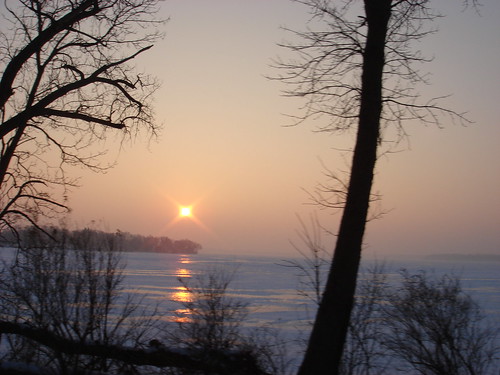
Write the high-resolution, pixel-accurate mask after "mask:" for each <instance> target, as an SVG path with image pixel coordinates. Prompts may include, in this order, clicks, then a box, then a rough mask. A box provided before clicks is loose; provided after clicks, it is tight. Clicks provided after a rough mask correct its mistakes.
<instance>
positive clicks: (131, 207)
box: [69, 0, 500, 257]
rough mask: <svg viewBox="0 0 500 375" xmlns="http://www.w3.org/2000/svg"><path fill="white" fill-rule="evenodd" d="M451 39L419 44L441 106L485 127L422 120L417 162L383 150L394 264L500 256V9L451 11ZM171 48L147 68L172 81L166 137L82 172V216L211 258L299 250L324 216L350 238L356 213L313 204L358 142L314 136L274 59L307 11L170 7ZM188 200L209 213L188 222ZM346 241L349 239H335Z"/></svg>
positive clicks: (386, 229) (376, 230) (372, 249)
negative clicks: (305, 225) (312, 223)
mask: <svg viewBox="0 0 500 375" xmlns="http://www.w3.org/2000/svg"><path fill="white" fill-rule="evenodd" d="M436 3H439V6H440V7H441V8H440V9H439V10H440V11H441V12H442V13H443V14H445V15H446V17H445V18H442V19H439V20H437V21H436V23H435V26H437V27H438V28H439V32H438V33H436V34H434V35H432V36H430V37H429V38H427V39H426V40H425V41H424V42H422V43H420V44H419V46H418V47H419V48H420V49H421V50H422V51H423V53H424V54H425V55H426V56H433V57H434V60H433V61H432V62H431V63H429V64H426V65H425V66H424V67H423V68H422V70H423V71H428V72H430V73H431V76H430V82H431V83H432V84H431V85H430V86H427V87H423V88H421V89H420V90H419V91H420V93H421V94H422V95H424V96H425V97H429V98H430V97H437V96H442V95H447V94H452V96H450V97H449V98H447V99H446V101H445V102H444V104H445V105H447V106H448V107H450V108H452V109H454V110H456V111H457V112H463V111H466V112H468V117H469V118H470V119H471V120H473V121H474V123H473V124H470V125H468V126H466V127H464V126H461V125H457V124H453V123H451V122H450V121H449V119H446V118H443V121H442V128H436V127H430V126H424V125H422V124H419V123H417V122H412V123H408V124H407V127H406V130H407V132H408V134H409V138H408V139H407V140H406V141H404V142H402V143H401V144H400V146H399V147H398V150H400V151H401V152H397V153H392V154H390V155H387V156H383V157H382V158H381V159H380V161H379V163H378V167H377V174H376V181H375V190H376V191H377V192H379V193H380V194H381V197H382V200H381V207H382V209H383V210H384V211H385V212H387V213H386V214H385V215H384V216H383V218H381V219H378V220H374V221H372V222H370V223H369V224H368V229H367V235H366V237H365V243H366V246H365V247H366V249H365V251H366V252H367V253H370V254H375V255H377V256H380V257H384V256H387V255H394V254H428V253H446V252H457V253H496V254H500V197H499V193H500V167H499V161H500V147H499V146H500V127H499V123H498V122H499V117H500V116H499V105H498V102H499V99H500V89H499V87H500V85H499V83H500V73H499V69H498V63H499V61H500V27H499V26H498V19H500V2H498V1H497V0H484V1H483V7H482V8H481V10H480V12H481V14H480V15H478V14H476V13H475V12H474V11H467V12H462V7H461V6H460V5H457V2H456V1H455V0H446V1H439V2H436ZM162 13H163V15H164V16H165V17H170V21H169V22H168V23H167V25H166V34H167V35H166V38H165V39H164V40H163V41H162V42H161V43H158V44H157V45H156V46H155V47H154V49H152V50H150V51H149V52H148V53H147V55H144V56H143V57H141V59H140V60H138V65H139V69H141V70H144V71H147V72H148V73H151V74H152V75H155V76H157V77H158V78H159V79H160V80H161V82H162V86H161V89H160V90H159V91H158V92H157V94H156V108H155V109H156V114H157V119H158V122H159V123H161V124H163V125H164V128H163V131H162V133H161V134H160V136H159V138H158V139H157V140H154V139H153V140H151V141H149V139H148V138H147V137H139V138H138V139H136V140H135V141H134V142H132V143H125V144H124V145H123V146H122V147H119V146H118V145H117V143H118V142H116V144H113V142H112V141H113V140H114V139H110V142H108V146H109V147H110V153H109V158H110V159H109V160H116V161H117V165H116V166H115V167H114V168H113V169H111V170H110V171H109V172H107V173H106V174H93V173H90V172H87V171H80V170H78V171H74V172H73V173H75V174H76V175H81V180H80V185H81V187H80V188H79V189H76V190H74V191H73V193H72V194H71V196H70V202H69V203H70V205H71V207H72V208H73V212H72V214H71V221H72V223H73V225H75V226H79V227H81V226H86V225H89V223H90V222H91V221H92V220H94V221H96V222H98V223H99V225H101V226H102V227H103V229H106V230H110V231H114V230H116V229H120V230H122V231H128V232H131V233H140V234H151V235H155V236H163V235H165V236H169V237H171V238H173V239H180V238H189V239H191V240H194V241H197V242H199V243H201V244H202V245H203V247H204V250H202V251H203V252H206V253H224V252H225V253H235V254H240V253H245V254H256V255H261V254H267V255H294V254H295V250H294V248H293V246H292V245H291V244H290V242H295V243H297V244H299V243H300V241H299V240H298V238H297V236H296V233H295V231H296V230H297V229H298V228H299V227H300V226H299V222H298V219H297V215H299V216H300V217H302V218H303V219H304V220H306V221H307V220H308V218H309V216H310V215H311V214H312V213H314V212H317V215H318V217H319V219H320V221H321V224H322V225H323V226H325V227H328V228H329V229H330V230H331V231H333V232H336V230H337V224H338V220H339V217H340V213H333V212H331V211H328V210H320V209H319V208H318V207H315V206H314V205H311V204H309V202H310V201H309V198H308V194H307V191H313V189H314V187H315V185H316V184H317V183H323V182H325V181H326V180H325V177H324V175H323V172H324V171H323V168H322V163H323V164H324V165H326V166H327V167H328V168H329V169H332V170H343V169H345V166H346V163H345V159H346V158H350V155H349V154H346V153H345V152H341V151H339V149H346V148H349V147H352V145H353V135H352V134H346V135H342V136H339V135H329V134H326V133H317V132H314V129H316V128H317V127H318V126H319V125H320V124H321V121H322V120H318V121H317V122H314V121H310V122H307V123H305V124H302V125H300V126H296V127H287V126H286V125H288V124H290V120H289V118H288V117H287V116H286V115H285V114H289V115H294V114H299V113H300V111H299V107H300V105H301V104H302V102H301V101H300V100H299V99H294V98H286V97H284V96H283V95H281V91H282V90H284V89H286V87H285V85H284V84H283V83H280V82H276V81H270V80H268V79H266V78H265V77H266V76H269V75H273V74H276V71H275V70H273V69H272V68H271V65H272V60H273V58H276V57H278V56H281V57H283V58H286V56H287V52H286V51H285V50H283V49H282V48H279V47H278V46H277V43H279V42H283V41H286V40H290V39H291V35H290V34H288V33H287V32H285V31H284V30H283V29H282V28H281V27H283V26H284V27H288V28H291V29H296V30H304V29H305V27H306V22H307V20H308V15H307V10H306V9H305V8H304V7H303V6H300V5H299V4H295V3H291V2H289V1H286V0H252V1H243V0H213V1H202V0H168V1H166V2H164V3H163V8H162ZM179 205H184V206H192V211H193V215H194V217H193V218H182V219H180V218H179V217H178V214H179ZM325 244H327V246H329V247H332V246H333V238H325Z"/></svg>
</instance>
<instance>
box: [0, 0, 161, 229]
mask: <svg viewBox="0 0 500 375" xmlns="http://www.w3.org/2000/svg"><path fill="white" fill-rule="evenodd" d="M158 3H159V0H145V1H140V2H134V1H122V0H77V1H68V2H53V1H39V0H22V1H15V2H6V4H5V8H4V12H5V14H4V15H2V16H3V21H2V28H1V30H0V31H1V32H0V66H1V68H0V69H1V71H2V73H1V76H0V138H1V142H0V231H1V230H4V229H11V230H13V231H15V226H16V225H17V222H18V221H20V220H22V221H27V222H29V223H30V224H32V225H35V226H39V225H38V224H37V223H38V222H39V219H40V217H42V216H45V217H47V216H50V215H51V214H55V213H58V212H60V211H64V210H67V207H66V205H65V202H64V200H61V198H59V195H58V194H60V193H62V195H64V194H65V190H66V188H67V187H69V186H73V185H74V184H75V180H73V179H70V178H69V177H68V176H67V175H66V174H65V166H68V165H80V166H84V167H87V168H90V169H92V170H102V169H105V168H106V167H107V166H106V165H102V164H100V163H99V157H100V156H102V155H103V154H104V153H105V151H103V150H99V149H97V148H96V147H95V144H96V142H97V141H99V140H103V139H105V138H106V137H107V136H108V134H109V131H110V130H113V131H117V130H120V131H121V133H122V134H127V135H134V134H136V133H137V132H138V131H140V129H142V128H145V129H147V130H148V131H149V132H153V133H154V132H155V131H156V129H157V127H156V125H155V124H154V121H153V113H152V108H151V95H152V93H153V92H154V91H155V90H156V88H157V87H158V84H157V83H156V81H155V80H154V79H153V78H151V77H149V76H148V75H145V74H142V73H137V72H134V69H133V67H132V66H131V65H130V63H131V61H132V60H133V59H135V58H136V57H137V56H138V55H140V54H142V53H143V52H145V51H147V50H148V49H149V48H151V46H152V43H154V42H155V41H157V40H158V39H159V38H160V37H161V36H162V35H161V33H159V32H158V31H157V27H155V26H158V25H159V24H160V23H161V22H162V21H160V20H158V19H157V18H156V17H157V16H156V15H157V10H158Z"/></svg>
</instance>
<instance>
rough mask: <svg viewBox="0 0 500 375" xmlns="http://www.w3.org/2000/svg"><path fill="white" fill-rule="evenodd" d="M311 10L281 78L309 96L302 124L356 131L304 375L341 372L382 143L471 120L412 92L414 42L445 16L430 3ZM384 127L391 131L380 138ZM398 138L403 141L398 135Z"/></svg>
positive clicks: (326, 5) (335, 4)
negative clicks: (310, 24)
mask: <svg viewBox="0 0 500 375" xmlns="http://www.w3.org/2000/svg"><path fill="white" fill-rule="evenodd" d="M297 2H299V3H303V4H305V5H307V6H308V7H309V8H310V10H311V13H312V16H313V21H317V25H314V26H317V27H320V26H323V29H320V30H319V31H314V30H310V31H307V32H296V35H297V36H298V37H299V39H301V40H302V41H303V43H302V44H295V45H290V44H289V45H286V47H288V48H289V49H291V50H292V51H294V52H295V53H296V54H297V55H298V59H297V60H295V61H291V62H290V63H280V64H279V68H281V69H282V70H283V71H284V72H285V73H284V74H283V75H282V76H281V77H278V79H281V80H283V81H284V82H286V83H288V84H290V85H292V87H293V88H292V89H291V90H290V91H289V92H288V93H289V94H290V95H292V96H299V97H304V98H306V100H307V102H306V106H305V109H306V112H305V114H304V116H303V117H301V118H299V119H298V121H299V122H300V121H303V120H305V119H308V118H311V117H316V116H318V115H327V116H330V117H331V120H330V125H329V126H326V127H325V128H323V129H322V130H324V131H346V130H348V129H350V128H352V127H355V126H356V127H357V132H356V141H355V146H354V150H353V157H352V162H351V167H350V174H349V182H348V183H345V186H347V191H346V192H344V193H345V195H344V199H343V200H342V205H343V214H342V219H341V223H340V228H339V231H338V237H337V243H336V246H335V251H334V255H333V260H332V263H331V268H330V272H329V275H328V279H327V282H326V286H325V290H324V294H323V297H322V301H321V303H320V306H319V309H318V312H317V316H316V320H315V323H314V327H313V330H312V333H311V336H310V340H309V344H308V347H307V351H306V354H305V357H304V361H303V363H302V366H301V368H300V371H299V373H300V374H301V375H310V374H315V375H322V374H329V375H331V374H338V372H339V368H340V363H341V357H342V353H343V350H344V343H345V339H346V335H347V330H348V327H349V319H350V314H351V310H352V308H353V301H354V294H355V291H356V280H357V274H358V269H359V264H360V260H361V249H362V244H363V236H364V232H365V226H366V221H367V217H368V211H369V206H370V200H371V195H372V193H371V189H372V184H373V176H374V170H375V164H376V161H377V158H378V156H379V153H380V150H379V149H378V148H379V145H380V144H381V142H382V141H383V140H385V139H384V137H383V136H382V135H384V136H386V135H387V132H388V131H390V130H388V129H389V127H388V125H390V124H395V125H396V126H395V129H396V131H395V132H394V131H393V135H394V134H395V135H396V137H401V136H404V130H403V128H402V123H403V122H404V121H405V120H409V119H416V120H419V121H421V122H428V123H436V124H437V123H439V121H441V115H443V114H448V115H451V116H452V117H455V116H456V117H458V118H459V119H463V118H462V117H461V116H460V115H458V114H456V113H454V112H451V111H449V110H446V109H443V108H442V107H440V106H439V105H438V104H437V102H436V101H434V100H431V101H428V102H419V101H418V95H416V94H415V91H414V86H415V84H416V83H418V82H421V81H423V77H422V76H421V75H420V74H419V73H418V71H417V70H416V68H415V67H414V63H418V62H424V61H425V60H424V58H423V57H422V56H421V55H420V54H419V52H418V51H415V50H413V49H412V46H411V44H412V42H414V41H416V40H419V39H421V38H423V37H424V36H426V35H427V34H429V33H430V32H432V31H429V30H428V29H426V28H425V23H426V22H428V21H432V20H433V19H434V18H436V17H437V15H436V14H434V13H433V12H432V10H431V9H430V8H429V4H430V0H378V1H371V0H364V1H356V0H345V1H328V0H297ZM382 130H384V131H385V134H382ZM396 139H397V138H396Z"/></svg>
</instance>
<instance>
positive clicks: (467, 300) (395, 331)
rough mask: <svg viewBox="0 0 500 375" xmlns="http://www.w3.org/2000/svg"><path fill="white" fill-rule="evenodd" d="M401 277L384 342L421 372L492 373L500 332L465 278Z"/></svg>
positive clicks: (388, 314) (392, 297)
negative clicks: (463, 284)
mask: <svg viewBox="0 0 500 375" xmlns="http://www.w3.org/2000/svg"><path fill="white" fill-rule="evenodd" d="M401 276H402V285H401V287H400V288H397V289H396V290H395V291H394V292H393V293H391V294H390V297H389V298H388V301H389V304H387V305H385V308H384V317H385V319H384V321H385V323H384V325H385V327H386V328H387V334H386V335H384V336H383V337H382V340H381V343H382V344H383V345H385V346H386V347H387V348H388V349H389V350H390V351H391V352H392V354H393V355H394V356H395V357H396V358H398V359H399V360H400V361H403V363H406V364H407V365H409V368H410V369H413V370H415V371H417V373H418V374H434V375H445V374H456V375H479V374H482V375H485V374H489V373H490V372H489V370H493V368H492V365H493V360H494V358H495V354H497V353H498V348H495V346H494V342H495V337H496V334H497V331H495V330H494V329H492V328H490V327H488V326H487V325H486V324H485V322H484V316H483V315H482V313H481V311H480V309H479V306H478V305H477V304H476V303H475V302H474V301H473V300H472V298H471V297H470V296H469V295H467V294H466V293H465V292H464V291H463V289H462V287H461V284H460V280H459V279H458V278H457V277H454V276H448V275H444V276H442V277H440V278H436V277H431V276H429V275H427V274H426V273H425V272H420V273H417V274H413V275H412V274H410V273H409V272H408V271H404V270H403V271H402V272H401ZM407 370H408V368H407Z"/></svg>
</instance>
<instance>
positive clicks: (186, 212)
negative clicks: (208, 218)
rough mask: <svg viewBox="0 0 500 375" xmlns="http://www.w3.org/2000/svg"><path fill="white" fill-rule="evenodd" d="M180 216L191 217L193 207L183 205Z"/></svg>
mask: <svg viewBox="0 0 500 375" xmlns="http://www.w3.org/2000/svg"><path fill="white" fill-rule="evenodd" d="M179 214H180V216H182V217H189V216H191V207H181V208H180V211H179Z"/></svg>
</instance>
